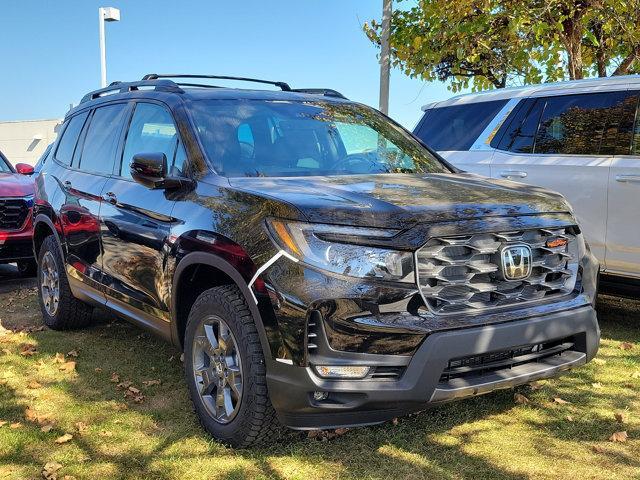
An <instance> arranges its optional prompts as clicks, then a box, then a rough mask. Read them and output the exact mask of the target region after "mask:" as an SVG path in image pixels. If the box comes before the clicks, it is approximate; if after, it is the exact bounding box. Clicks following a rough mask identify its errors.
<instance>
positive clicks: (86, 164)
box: [80, 103, 127, 174]
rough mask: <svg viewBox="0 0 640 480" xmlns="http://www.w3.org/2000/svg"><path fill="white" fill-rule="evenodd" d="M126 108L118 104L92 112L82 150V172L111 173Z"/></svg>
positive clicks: (122, 104)
mask: <svg viewBox="0 0 640 480" xmlns="http://www.w3.org/2000/svg"><path fill="white" fill-rule="evenodd" d="M126 107H127V106H126V104H124V103H120V104H116V105H108V106H106V107H100V108H97V109H96V110H95V111H94V113H93V116H92V117H91V123H90V124H89V129H88V130H87V134H86V136H85V139H84V145H83V148H82V157H81V158H80V168H81V169H82V170H84V171H88V172H97V173H108V174H110V173H111V172H112V171H113V163H114V159H115V154H116V148H117V147H118V134H119V133H120V128H121V126H122V122H123V120H124V114H125V111H126Z"/></svg>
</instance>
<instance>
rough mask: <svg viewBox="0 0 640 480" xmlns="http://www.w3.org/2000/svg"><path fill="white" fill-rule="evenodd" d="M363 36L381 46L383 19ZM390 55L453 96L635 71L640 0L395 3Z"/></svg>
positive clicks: (639, 63) (637, 68)
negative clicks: (444, 86) (466, 91)
mask: <svg viewBox="0 0 640 480" xmlns="http://www.w3.org/2000/svg"><path fill="white" fill-rule="evenodd" d="M409 3H410V5H408V4H409ZM405 6H406V7H405ZM364 31H365V33H366V34H367V36H368V38H369V39H370V40H371V41H372V42H373V43H374V44H376V45H379V43H380V35H381V23H380V22H379V21H376V20H372V21H371V22H370V23H367V24H365V25H364ZM391 54H392V63H393V65H394V66H395V67H397V68H399V69H401V70H402V71H403V72H404V73H405V74H407V75H409V76H411V77H414V78H421V79H423V80H425V81H432V80H440V81H443V82H447V83H448V86H449V88H450V89H451V90H453V91H459V90H461V89H463V88H469V87H470V88H472V89H473V90H484V89H488V88H502V87H505V86H509V85H514V84H530V83H540V82H543V81H555V80H564V79H567V78H569V79H577V78H584V77H586V76H591V75H599V76H606V75H611V74H615V75H622V74H627V73H636V72H638V71H640V61H638V58H639V57H640V0H531V1H528V2H521V1H517V0H458V1H456V2H450V1H447V0H420V1H418V2H414V1H412V2H407V1H406V0H397V1H396V3H395V11H394V13H393V18H392V26H391Z"/></svg>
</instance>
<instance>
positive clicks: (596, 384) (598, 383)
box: [591, 382, 602, 390]
mask: <svg viewBox="0 0 640 480" xmlns="http://www.w3.org/2000/svg"><path fill="white" fill-rule="evenodd" d="M591 386H592V387H593V388H595V389H598V390H599V389H601V388H602V384H601V383H600V382H595V383H592V384H591Z"/></svg>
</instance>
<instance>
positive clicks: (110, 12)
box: [98, 7, 120, 88]
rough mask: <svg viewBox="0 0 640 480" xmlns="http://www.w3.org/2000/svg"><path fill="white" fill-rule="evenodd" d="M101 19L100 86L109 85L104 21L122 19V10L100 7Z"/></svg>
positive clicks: (99, 14) (99, 15)
mask: <svg viewBox="0 0 640 480" xmlns="http://www.w3.org/2000/svg"><path fill="white" fill-rule="evenodd" d="M98 17H99V21H100V86H101V87H102V88H104V87H106V86H107V52H106V50H105V42H104V22H118V21H120V10H118V9H117V8H114V7H100V8H99V9H98Z"/></svg>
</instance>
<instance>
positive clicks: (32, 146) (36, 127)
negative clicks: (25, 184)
mask: <svg viewBox="0 0 640 480" xmlns="http://www.w3.org/2000/svg"><path fill="white" fill-rule="evenodd" d="M61 124H62V120H61V119H54V120H24V121H16V122H0V151H1V152H2V153H3V154H4V156H5V157H7V159H8V160H9V161H10V162H11V163H12V164H13V165H15V164H16V163H28V164H29V165H35V163H36V162H37V161H38V158H40V155H42V153H43V152H44V150H45V148H47V145H49V144H50V143H51V142H53V141H54V140H55V138H56V135H57V132H58V130H59V128H60V125H61Z"/></svg>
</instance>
